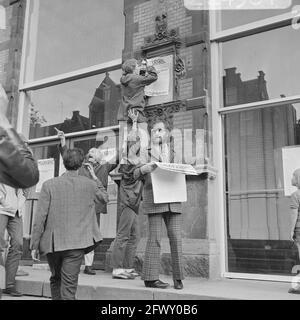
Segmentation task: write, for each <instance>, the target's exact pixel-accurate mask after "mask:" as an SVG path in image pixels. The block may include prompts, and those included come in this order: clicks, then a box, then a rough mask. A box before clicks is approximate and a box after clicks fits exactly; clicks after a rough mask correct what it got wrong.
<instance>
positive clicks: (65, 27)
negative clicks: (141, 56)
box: [24, 0, 125, 82]
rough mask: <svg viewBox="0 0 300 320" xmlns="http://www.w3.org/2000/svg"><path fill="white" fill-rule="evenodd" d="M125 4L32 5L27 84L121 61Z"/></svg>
mask: <svg viewBox="0 0 300 320" xmlns="http://www.w3.org/2000/svg"><path fill="white" fill-rule="evenodd" d="M123 2H124V1H123V0H113V1H111V0H101V1H99V0H85V1H82V0H63V1H61V0H51V1H49V0H32V1H30V8H29V32H28V38H27V48H26V49H27V50H26V72H25V74H26V76H25V79H24V80H25V82H31V81H35V80H40V79H42V78H46V77H50V76H54V75H57V74H62V73H66V72H70V71H74V70H78V69H81V68H85V67H89V66H92V65H96V64H99V63H103V62H106V61H110V60H114V59H119V58H121V55H122V49H123V44H124V28H125V19H124V15H123ZM108 44H109V45H108Z"/></svg>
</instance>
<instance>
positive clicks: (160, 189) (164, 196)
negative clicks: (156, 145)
mask: <svg viewBox="0 0 300 320" xmlns="http://www.w3.org/2000/svg"><path fill="white" fill-rule="evenodd" d="M151 179H152V189H153V198H154V203H171V202H185V201H187V191H186V181H185V175H184V174H182V173H178V172H172V171H168V170H163V169H160V168H157V169H155V170H154V171H153V172H152V173H151Z"/></svg>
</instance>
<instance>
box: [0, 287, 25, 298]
mask: <svg viewBox="0 0 300 320" xmlns="http://www.w3.org/2000/svg"><path fill="white" fill-rule="evenodd" d="M2 293H3V294H9V295H11V296H13V297H22V296H23V295H22V293H21V292H19V291H17V290H16V288H15V287H12V288H6V289H3V290H2Z"/></svg>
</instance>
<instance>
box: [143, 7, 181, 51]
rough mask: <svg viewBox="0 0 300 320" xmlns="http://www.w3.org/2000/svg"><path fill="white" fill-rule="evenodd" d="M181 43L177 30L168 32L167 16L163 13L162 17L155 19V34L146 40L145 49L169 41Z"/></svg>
mask: <svg viewBox="0 0 300 320" xmlns="http://www.w3.org/2000/svg"><path fill="white" fill-rule="evenodd" d="M170 40H171V41H175V42H177V41H178V42H180V41H179V39H178V34H177V31H176V29H171V30H168V22H167V14H166V13H163V14H162V15H161V16H156V18H155V34H154V35H152V36H149V37H146V38H145V46H144V47H143V48H145V47H147V45H151V46H152V45H153V44H160V43H161V42H166V41H167V42H168V41H170Z"/></svg>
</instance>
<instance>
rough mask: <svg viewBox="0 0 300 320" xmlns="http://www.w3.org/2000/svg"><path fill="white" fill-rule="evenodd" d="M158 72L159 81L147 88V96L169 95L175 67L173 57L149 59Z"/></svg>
mask: <svg viewBox="0 0 300 320" xmlns="http://www.w3.org/2000/svg"><path fill="white" fill-rule="evenodd" d="M148 63H149V64H150V65H153V67H154V68H155V69H156V71H157V77H158V78H157V80H156V81H155V82H153V83H151V84H150V85H149V86H146V87H145V95H146V96H149V97H156V96H164V95H168V94H169V85H170V79H171V75H170V72H171V70H172V65H173V56H172V55H170V56H165V57H156V58H153V59H148Z"/></svg>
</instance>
